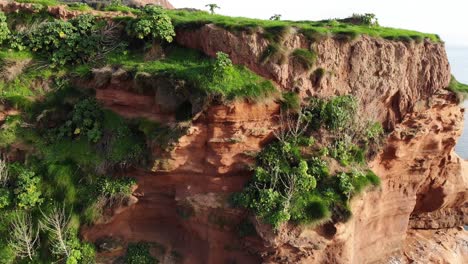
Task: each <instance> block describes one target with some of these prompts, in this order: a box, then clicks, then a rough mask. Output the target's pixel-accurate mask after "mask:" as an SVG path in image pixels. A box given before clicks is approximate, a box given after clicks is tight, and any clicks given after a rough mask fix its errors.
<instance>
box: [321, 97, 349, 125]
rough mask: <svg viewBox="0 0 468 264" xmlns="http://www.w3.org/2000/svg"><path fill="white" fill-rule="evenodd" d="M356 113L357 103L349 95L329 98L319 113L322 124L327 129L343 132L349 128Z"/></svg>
mask: <svg viewBox="0 0 468 264" xmlns="http://www.w3.org/2000/svg"><path fill="white" fill-rule="evenodd" d="M356 112H357V102H356V99H354V97H352V96H349V95H344V96H336V97H333V98H331V99H330V100H329V101H328V102H327V103H326V105H325V106H324V108H323V109H322V112H321V114H320V115H321V117H322V118H323V122H324V123H325V126H326V127H327V128H328V129H331V130H334V131H343V130H344V129H346V128H349V127H350V125H351V123H352V122H353V120H354V117H355V115H356Z"/></svg>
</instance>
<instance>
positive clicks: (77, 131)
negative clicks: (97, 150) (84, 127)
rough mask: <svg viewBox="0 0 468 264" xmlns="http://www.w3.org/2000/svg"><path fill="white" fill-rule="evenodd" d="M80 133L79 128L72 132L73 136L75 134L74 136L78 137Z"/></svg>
mask: <svg viewBox="0 0 468 264" xmlns="http://www.w3.org/2000/svg"><path fill="white" fill-rule="evenodd" d="M80 133H81V129H79V128H76V129H75V131H74V132H73V134H75V135H78V134H80Z"/></svg>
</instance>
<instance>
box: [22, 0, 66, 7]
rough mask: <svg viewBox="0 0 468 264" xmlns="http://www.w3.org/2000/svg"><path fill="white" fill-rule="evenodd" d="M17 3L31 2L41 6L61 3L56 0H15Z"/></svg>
mask: <svg viewBox="0 0 468 264" xmlns="http://www.w3.org/2000/svg"><path fill="white" fill-rule="evenodd" d="M15 1H16V2H18V3H31V4H40V5H43V6H57V5H60V4H62V3H61V2H60V1H57V0H15Z"/></svg>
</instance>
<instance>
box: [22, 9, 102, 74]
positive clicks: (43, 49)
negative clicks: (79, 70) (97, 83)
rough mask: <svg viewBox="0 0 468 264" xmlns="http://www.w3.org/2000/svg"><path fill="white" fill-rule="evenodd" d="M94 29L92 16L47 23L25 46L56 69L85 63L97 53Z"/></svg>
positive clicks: (29, 38) (37, 30)
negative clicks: (43, 57) (46, 58)
mask: <svg viewBox="0 0 468 264" xmlns="http://www.w3.org/2000/svg"><path fill="white" fill-rule="evenodd" d="M95 27H96V20H95V18H94V16H92V15H81V16H78V17H76V18H73V19H70V20H69V21H63V20H54V21H50V22H44V23H41V24H39V26H38V27H37V29H34V30H33V31H31V33H30V34H28V35H27V36H26V41H25V42H26V44H27V46H28V47H29V48H30V49H31V50H32V51H35V52H39V53H41V54H43V55H44V56H46V57H48V58H49V59H50V60H51V63H52V65H53V66H54V65H55V66H60V65H65V64H67V63H79V62H86V61H88V60H89V59H90V58H92V57H93V55H95V54H96V52H97V50H98V46H99V38H100V36H99V35H97V34H96V33H94V32H93V29H94V28H95Z"/></svg>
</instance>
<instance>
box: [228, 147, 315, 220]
mask: <svg viewBox="0 0 468 264" xmlns="http://www.w3.org/2000/svg"><path fill="white" fill-rule="evenodd" d="M300 147H301V146H300V145H298V144H297V141H295V140H290V141H288V142H286V143H282V142H277V143H273V144H270V145H268V146H267V147H266V148H264V149H263V150H262V152H261V153H260V154H259V155H258V156H257V167H256V168H255V170H254V176H253V178H252V181H251V182H250V183H249V184H248V185H247V186H246V188H245V189H244V191H243V192H242V193H240V194H239V195H236V196H235V197H234V201H235V203H236V204H238V205H241V206H243V207H246V208H248V209H251V210H252V211H253V212H254V213H255V214H256V215H258V216H259V217H260V218H262V219H263V220H264V221H265V222H267V223H270V224H272V225H273V226H274V227H276V228H277V227H279V225H280V224H282V223H284V222H286V221H288V220H289V219H295V220H299V219H302V217H301V216H300V215H299V214H298V212H300V211H302V210H303V208H305V207H307V206H309V205H310V204H309V203H308V202H304V201H303V200H301V196H302V195H303V194H304V193H308V192H311V191H312V190H314V189H315V187H316V185H317V181H316V178H315V176H317V175H313V174H312V173H311V172H314V169H315V168H313V167H312V168H310V167H309V163H308V162H307V161H306V160H305V159H304V157H303V156H302V155H301V152H300ZM320 171H321V170H320ZM292 208H293V209H294V210H292Z"/></svg>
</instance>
